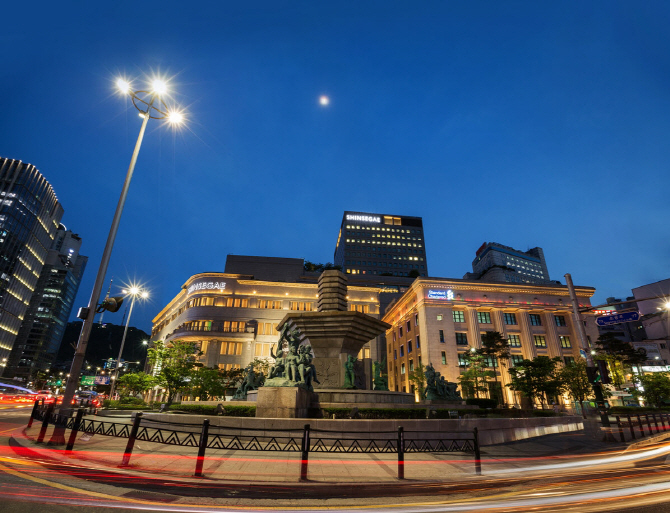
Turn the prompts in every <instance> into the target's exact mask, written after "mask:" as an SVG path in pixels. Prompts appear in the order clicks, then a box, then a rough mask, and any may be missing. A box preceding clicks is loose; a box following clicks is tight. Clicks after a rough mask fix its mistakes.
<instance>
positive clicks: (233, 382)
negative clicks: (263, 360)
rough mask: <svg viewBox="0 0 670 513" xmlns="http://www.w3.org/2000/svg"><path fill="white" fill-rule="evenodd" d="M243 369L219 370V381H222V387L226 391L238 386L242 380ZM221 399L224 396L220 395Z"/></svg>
mask: <svg viewBox="0 0 670 513" xmlns="http://www.w3.org/2000/svg"><path fill="white" fill-rule="evenodd" d="M255 361H256V360H254V362H255ZM254 368H255V367H254ZM244 372H245V371H244V369H228V370H223V369H221V379H222V381H223V386H224V388H225V389H226V390H233V391H234V390H235V389H237V387H238V386H239V385H240V383H241V382H242V380H243V379H244ZM221 397H223V398H224V400H225V395H224V394H222V395H221Z"/></svg>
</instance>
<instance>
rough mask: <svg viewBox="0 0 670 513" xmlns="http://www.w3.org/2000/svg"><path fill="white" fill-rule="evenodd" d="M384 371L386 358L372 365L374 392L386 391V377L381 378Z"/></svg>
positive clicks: (387, 386) (387, 387)
mask: <svg viewBox="0 0 670 513" xmlns="http://www.w3.org/2000/svg"><path fill="white" fill-rule="evenodd" d="M385 370H386V357H384V359H383V360H382V361H381V362H373V363H372V371H373V376H374V377H373V385H374V389H375V390H384V391H388V389H389V385H388V377H387V376H383V375H382V373H383V372H384V371H385Z"/></svg>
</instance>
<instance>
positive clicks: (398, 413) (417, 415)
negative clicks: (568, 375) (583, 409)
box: [322, 408, 560, 420]
mask: <svg viewBox="0 0 670 513" xmlns="http://www.w3.org/2000/svg"><path fill="white" fill-rule="evenodd" d="M352 410H353V408H323V409H322V412H323V417H324V418H331V419H332V418H333V415H335V418H336V419H348V418H351V413H352ZM426 410H427V408H411V409H410V408H359V409H358V416H357V417H356V418H359V419H396V420H402V419H425V418H426ZM450 411H451V412H453V411H455V412H457V414H458V417H460V418H464V417H465V416H466V415H468V416H470V417H476V418H486V417H490V418H528V417H558V416H560V414H557V413H555V412H554V411H553V410H515V409H488V410H481V409H474V408H473V409H451V408H450V409H434V410H433V409H430V417H429V418H431V419H449V418H451V417H450V415H449V412H450Z"/></svg>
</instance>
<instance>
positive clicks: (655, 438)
mask: <svg viewBox="0 0 670 513" xmlns="http://www.w3.org/2000/svg"><path fill="white" fill-rule="evenodd" d="M668 438H670V433H660V434H657V435H653V436H649V437H648V438H645V439H644V440H638V441H637V442H632V443H630V444H628V447H626V451H628V450H629V449H638V448H640V447H644V446H645V445H651V444H654V443H656V442H661V441H663V440H666V439H668Z"/></svg>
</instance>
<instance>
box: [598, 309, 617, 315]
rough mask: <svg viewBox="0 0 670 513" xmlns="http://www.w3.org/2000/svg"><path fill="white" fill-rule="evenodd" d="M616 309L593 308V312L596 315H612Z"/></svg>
mask: <svg viewBox="0 0 670 513" xmlns="http://www.w3.org/2000/svg"><path fill="white" fill-rule="evenodd" d="M613 312H614V310H593V313H594V314H596V315H610V314H612V313H613Z"/></svg>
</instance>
